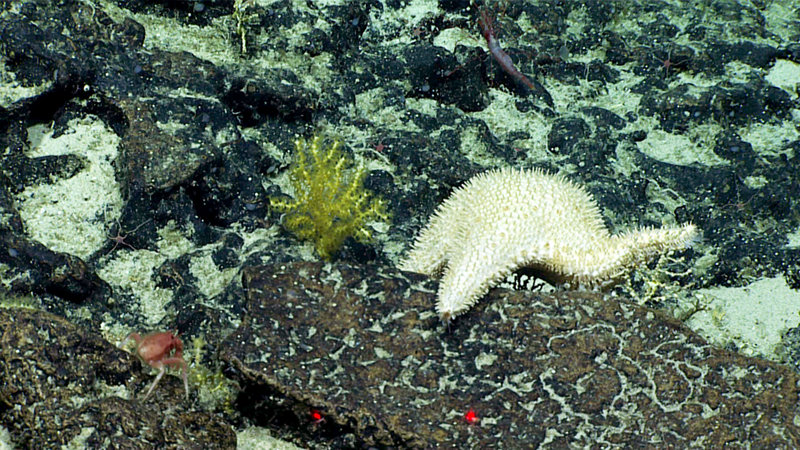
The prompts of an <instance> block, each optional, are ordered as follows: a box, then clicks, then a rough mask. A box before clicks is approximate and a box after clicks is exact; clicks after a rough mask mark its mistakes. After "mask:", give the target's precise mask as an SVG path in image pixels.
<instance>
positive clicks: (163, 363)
mask: <svg viewBox="0 0 800 450" xmlns="http://www.w3.org/2000/svg"><path fill="white" fill-rule="evenodd" d="M131 339H133V340H134V341H135V342H136V354H137V355H139V358H141V359H142V361H144V362H146V363H147V364H149V365H150V367H153V368H155V369H158V375H157V376H156V380H155V381H153V384H152V385H150V388H149V389H148V390H147V394H145V396H144V399H143V400H147V397H149V396H150V394H151V393H152V392H153V389H155V387H156V385H157V384H158V382H159V381H160V380H161V377H163V376H164V373H165V372H166V371H167V367H169V366H172V367H178V366H180V367H181V369H182V373H181V375H182V376H183V387H184V388H185V390H186V399H187V400H188V399H189V380H188V378H187V375H186V371H187V368H186V361H184V360H183V342H181V340H180V338H178V332H177V331H175V332H174V333H173V332H171V331H161V332H155V333H150V334H146V335H144V337H142V336H141V335H140V334H139V333H131V334H129V335H128V337H126V338H125V340H124V341H122V345H123V346H124V345H125V344H127V343H128V341H129V340H131Z"/></svg>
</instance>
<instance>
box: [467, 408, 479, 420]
mask: <svg viewBox="0 0 800 450" xmlns="http://www.w3.org/2000/svg"><path fill="white" fill-rule="evenodd" d="M464 419H465V420H466V421H467V423H476V422H478V415H477V414H475V411H474V410H471V409H470V410H469V411H467V413H466V414H464Z"/></svg>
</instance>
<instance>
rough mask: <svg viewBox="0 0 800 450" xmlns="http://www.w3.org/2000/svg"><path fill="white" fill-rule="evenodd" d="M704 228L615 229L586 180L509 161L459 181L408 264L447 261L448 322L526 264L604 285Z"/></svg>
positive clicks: (432, 270)
mask: <svg viewBox="0 0 800 450" xmlns="http://www.w3.org/2000/svg"><path fill="white" fill-rule="evenodd" d="M697 236H698V230H697V228H696V227H695V226H694V225H692V224H686V225H683V226H665V227H662V228H642V229H638V230H634V231H628V232H625V233H622V234H618V235H616V236H611V235H610V234H609V232H608V230H607V229H606V227H605V225H604V224H603V219H602V216H601V215H600V209H599V208H598V207H597V204H596V203H595V201H594V200H593V199H592V197H591V196H590V195H589V193H588V192H586V191H585V190H584V189H583V188H582V187H580V186H578V185H576V184H574V183H571V182H570V181H568V180H566V179H565V178H563V177H561V176H557V175H550V174H547V173H545V172H543V171H541V170H538V169H532V170H519V169H511V168H505V169H499V170H491V171H488V172H485V173H482V174H480V175H477V176H475V177H473V178H472V179H470V180H469V181H468V182H467V183H466V184H465V185H464V186H463V187H461V188H459V189H456V190H455V191H454V192H453V194H452V195H451V196H450V197H449V198H448V199H447V200H445V201H444V203H442V204H441V205H440V206H439V208H438V209H437V210H436V213H435V214H434V215H433V217H432V218H431V219H430V222H429V223H428V226H427V227H425V229H423V230H422V232H421V233H420V235H419V236H418V237H417V240H416V242H415V243H414V246H413V249H412V250H411V251H410V252H409V254H408V255H407V256H406V257H405V259H403V261H402V262H401V263H400V269H401V270H406V271H410V272H418V273H424V274H428V275H434V274H437V273H438V272H440V271H441V270H442V269H444V275H443V276H442V280H441V283H440V284H439V292H438V300H437V303H436V311H437V312H438V314H439V317H440V318H441V319H442V321H445V322H447V321H449V320H450V319H452V318H454V317H456V316H458V315H459V314H462V313H464V312H465V311H467V310H468V309H469V308H470V307H471V306H472V305H474V304H475V302H477V301H478V300H479V299H480V298H481V297H483V296H484V295H485V294H486V292H487V291H488V290H489V289H490V288H492V287H494V286H495V285H497V284H498V283H499V282H500V281H502V280H503V279H504V278H506V277H507V276H508V275H509V274H510V273H512V272H513V271H514V270H516V269H518V268H521V267H527V268H531V269H533V270H534V271H535V273H536V275H537V276H538V277H539V278H541V279H544V280H546V281H548V282H550V283H554V284H565V283H568V284H569V285H571V286H577V285H581V284H588V285H602V284H607V283H609V282H613V281H615V280H618V279H619V278H620V277H621V276H622V275H623V274H625V273H626V272H627V271H628V270H629V269H630V268H632V267H634V266H636V265H637V264H641V263H642V262H645V261H647V260H648V259H650V258H652V257H654V256H656V255H659V254H663V253H667V252H670V251H672V250H677V249H681V248H684V247H686V246H687V245H689V244H690V243H691V242H692V241H693V240H695V239H696V238H697Z"/></svg>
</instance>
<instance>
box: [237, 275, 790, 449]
mask: <svg viewBox="0 0 800 450" xmlns="http://www.w3.org/2000/svg"><path fill="white" fill-rule="evenodd" d="M414 280H418V279H417V278H413V279H412V281H414ZM244 283H245V288H246V290H247V293H248V305H247V309H248V311H249V314H248V315H247V317H246V318H245V320H244V322H243V323H242V325H241V327H240V328H239V330H238V331H237V332H236V333H234V334H233V335H232V336H230V337H229V338H228V339H227V341H226V342H225V343H224V344H223V348H222V350H221V352H222V358H223V359H225V360H226V361H227V362H228V363H229V364H230V366H231V368H232V369H233V370H232V373H235V374H236V377H237V378H238V380H239V381H240V382H242V383H243V385H244V388H245V393H246V394H249V395H252V396H253V398H247V399H243V400H244V402H246V403H247V404H249V405H251V406H250V407H249V409H250V410H251V411H250V413H251V414H253V415H254V416H255V417H261V418H264V420H273V421H275V422H279V421H283V422H285V423H294V424H297V423H300V424H301V425H302V424H305V426H306V431H307V432H308V434H309V437H310V439H311V440H312V441H325V442H327V443H328V445H332V446H337V445H345V444H356V445H361V444H366V445H380V446H384V445H385V446H409V447H433V446H444V447H451V446H458V447H460V448H494V447H498V446H502V447H506V448H522V447H531V446H538V445H540V444H544V443H550V444H551V445H553V446H554V447H567V446H585V445H595V444H597V443H602V444H605V445H623V446H646V445H648V444H654V445H658V446H661V447H689V446H692V445H695V446H704V447H708V448H718V447H722V446H724V445H725V444H726V443H728V444H729V443H735V442H741V443H744V442H748V443H749V444H750V445H754V446H769V447H774V446H796V445H798V442H800V441H798V439H800V429H798V427H797V426H796V425H795V417H796V416H797V414H798V406H797V389H798V388H797V386H798V378H797V375H795V373H794V372H792V371H791V370H789V369H787V368H786V367H784V366H781V365H778V364H775V363H771V362H767V361H764V360H759V359H755V358H748V357H744V356H741V355H737V354H735V353H731V352H728V351H725V350H722V349H719V348H714V347H712V346H711V345H710V344H708V343H707V342H705V341H704V340H703V339H702V338H700V337H699V336H697V335H696V334H695V333H693V332H692V331H690V330H688V329H687V328H686V327H684V326H683V325H682V324H681V323H680V322H678V321H676V320H673V319H670V318H667V317H665V316H664V315H662V314H661V313H658V312H655V311H653V310H651V309H648V308H644V307H640V306H638V305H635V304H633V303H630V302H628V301H625V300H624V299H607V298H603V297H602V296H600V295H598V294H592V293H575V292H572V293H556V294H552V295H543V294H535V293H531V292H510V291H506V290H499V289H498V290H493V291H492V292H491V293H490V294H489V296H488V297H487V298H486V299H484V301H482V302H480V303H479V304H478V306H477V308H475V310H473V311H471V312H470V313H467V314H465V315H464V316H463V317H460V318H459V319H457V320H456V321H455V322H454V323H453V324H451V325H450V327H449V328H448V327H445V326H444V325H441V324H440V323H439V321H438V318H437V317H436V315H435V313H434V312H433V308H432V305H433V302H434V291H433V289H431V287H432V286H431V285H430V284H422V286H424V289H414V288H412V287H411V285H410V283H409V280H408V278H406V277H405V276H403V275H402V274H400V273H398V272H375V271H370V270H368V269H367V270H365V269H364V268H361V267H358V268H357V267H352V266H347V265H332V266H331V265H322V264H311V263H299V264H289V265H285V266H270V267H254V268H249V269H247V270H246V271H245V273H244ZM244 402H242V403H244ZM470 411H473V412H474V414H475V416H476V420H474V421H472V420H470V417H469V416H468V415H467V414H468V412H470ZM316 413H319V414H320V415H319V416H317V415H315V414H316ZM282 414H283V415H284V416H293V419H288V418H286V417H283V418H279V417H281V415H282ZM278 418H279V419H278Z"/></svg>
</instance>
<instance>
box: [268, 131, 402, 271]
mask: <svg viewBox="0 0 800 450" xmlns="http://www.w3.org/2000/svg"><path fill="white" fill-rule="evenodd" d="M323 141H324V140H323V139H322V138H321V137H320V136H315V137H314V138H313V139H311V141H306V140H305V139H298V140H297V141H295V148H296V154H295V159H294V162H293V163H292V165H291V167H290V168H289V180H290V182H291V184H292V188H293V189H294V199H291V200H286V199H282V198H271V199H270V203H271V205H272V207H273V208H275V209H276V210H278V211H281V212H283V213H285V215H284V218H283V226H284V227H285V228H286V229H287V230H289V231H290V232H292V233H293V234H294V235H295V236H297V237H298V238H300V239H304V240H309V241H311V242H313V243H314V246H315V247H316V249H317V252H318V253H319V254H320V256H322V257H323V258H325V259H331V257H332V256H333V254H334V253H335V252H336V251H337V250H338V249H339V247H341V245H342V243H343V242H344V240H345V239H347V238H348V237H350V236H352V237H353V238H355V239H356V240H358V241H360V242H367V241H369V240H370V239H371V238H372V232H371V230H370V229H369V228H368V227H367V222H370V221H375V220H387V219H388V216H387V212H386V207H385V205H384V202H383V201H382V200H381V199H379V198H375V197H373V196H372V195H370V193H369V192H368V191H367V190H366V189H365V188H364V177H365V176H366V170H365V169H364V167H363V166H360V165H359V166H357V167H352V166H353V163H352V160H351V159H350V158H349V157H348V156H347V155H346V154H345V153H343V152H342V150H341V146H342V143H341V141H338V140H334V141H333V143H332V144H331V145H329V146H325V145H323Z"/></svg>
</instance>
